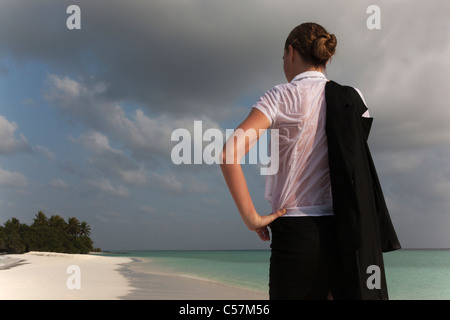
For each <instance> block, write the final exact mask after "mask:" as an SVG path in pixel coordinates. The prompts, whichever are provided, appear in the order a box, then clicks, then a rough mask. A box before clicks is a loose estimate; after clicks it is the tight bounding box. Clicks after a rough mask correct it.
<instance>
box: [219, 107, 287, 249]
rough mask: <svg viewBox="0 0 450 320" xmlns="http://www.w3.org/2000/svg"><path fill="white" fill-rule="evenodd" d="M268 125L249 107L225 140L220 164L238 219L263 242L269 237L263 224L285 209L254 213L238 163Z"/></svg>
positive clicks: (272, 219)
mask: <svg viewBox="0 0 450 320" xmlns="http://www.w3.org/2000/svg"><path fill="white" fill-rule="evenodd" d="M269 126H270V123H269V120H268V119H267V118H266V116H265V115H264V114H263V113H262V112H261V111H259V110H258V109H252V111H251V112H250V114H249V115H248V117H247V118H246V119H245V120H244V122H242V123H241V124H240V125H239V127H238V128H237V129H236V130H235V132H234V133H233V135H231V136H230V137H229V139H228V140H227V142H226V143H225V145H224V147H223V150H222V164H221V165H220V168H221V170H222V173H223V176H224V178H225V181H226V183H227V185H228V189H229V190H230V193H231V196H232V197H233V200H234V202H235V203H236V206H237V208H238V210H239V213H240V215H241V217H242V220H243V221H244V222H245V224H246V225H247V227H248V228H249V229H250V230H253V231H256V232H257V233H258V235H259V237H260V238H261V239H262V240H264V241H267V240H270V237H269V232H268V229H267V226H268V225H269V224H270V223H271V222H272V221H274V220H275V219H277V218H278V217H280V216H282V215H283V214H284V213H285V212H286V210H284V209H283V210H279V211H277V212H274V213H272V214H269V215H265V216H260V215H259V214H258V212H256V210H255V207H254V206H253V202H252V199H251V197H250V193H249V191H248V187H247V182H246V181H245V177H244V173H243V172H242V168H241V164H240V163H241V159H242V157H243V156H245V155H246V154H247V153H248V151H249V150H250V149H251V147H252V146H253V145H254V144H255V143H256V142H257V140H258V139H259V137H260V135H261V134H262V133H264V131H265V130H267V129H268V128H269ZM261 129H262V130H261ZM260 130H261V132H260Z"/></svg>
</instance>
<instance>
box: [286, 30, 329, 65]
mask: <svg viewBox="0 0 450 320" xmlns="http://www.w3.org/2000/svg"><path fill="white" fill-rule="evenodd" d="M290 45H292V47H293V48H294V49H295V50H297V52H298V53H299V54H300V56H301V57H302V58H303V59H304V60H305V61H306V62H307V63H311V64H313V65H314V66H317V67H322V68H325V66H326V64H327V62H328V61H329V60H330V59H331V57H332V56H333V55H334V53H335V52H336V45H337V39H336V36H335V35H334V34H330V33H328V31H327V30H325V28H324V27H322V26H321V25H319V24H317V23H312V22H308V23H303V24H301V25H299V26H297V27H295V28H294V29H293V30H292V31H291V33H290V34H289V36H288V37H287V39H286V43H285V47H284V48H285V50H287V49H288V47H289V46H290Z"/></svg>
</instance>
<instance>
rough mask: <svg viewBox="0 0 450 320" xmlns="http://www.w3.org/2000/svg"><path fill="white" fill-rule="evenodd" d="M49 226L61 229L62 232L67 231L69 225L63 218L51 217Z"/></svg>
mask: <svg viewBox="0 0 450 320" xmlns="http://www.w3.org/2000/svg"><path fill="white" fill-rule="evenodd" d="M48 222H49V224H50V226H51V227H54V228H57V229H60V230H66V229H67V223H66V221H64V219H63V218H61V216H59V215H56V216H51V217H50V219H49V221H48Z"/></svg>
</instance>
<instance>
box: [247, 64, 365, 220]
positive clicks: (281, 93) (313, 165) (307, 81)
mask: <svg viewBox="0 0 450 320" xmlns="http://www.w3.org/2000/svg"><path fill="white" fill-rule="evenodd" d="M327 81H328V80H327V79H326V77H325V76H324V75H323V73H321V72H318V71H307V72H303V73H301V74H299V75H297V76H296V77H295V78H294V79H293V80H292V81H291V82H290V83H286V84H281V85H278V86H276V87H274V88H273V89H271V90H269V91H267V92H266V93H265V94H264V95H263V96H262V97H261V98H260V99H259V100H258V101H257V102H256V104H255V105H253V108H257V109H258V110H260V111H261V112H262V113H264V115H265V116H266V117H267V119H268V120H269V121H270V124H271V129H278V134H279V167H278V172H277V173H276V174H274V175H268V176H266V189H265V198H266V199H267V200H268V201H269V202H270V203H271V204H272V211H273V212H276V211H278V210H280V209H283V208H285V209H286V214H285V215H283V217H289V216H321V215H332V214H333V205H332V198H331V184H330V175H329V168H328V144H327V137H326V133H325V120H326V103H325V84H326V83H327ZM358 92H359V91H358ZM360 94H361V93H360ZM361 96H362V95H361ZM363 100H364V99H363ZM364 116H367V115H366V114H365V115H364Z"/></svg>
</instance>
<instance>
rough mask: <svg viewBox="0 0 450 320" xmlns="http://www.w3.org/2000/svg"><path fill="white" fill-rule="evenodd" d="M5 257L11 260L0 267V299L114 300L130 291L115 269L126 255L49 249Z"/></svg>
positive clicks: (126, 259) (125, 259)
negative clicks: (121, 256) (10, 262)
mask: <svg viewBox="0 0 450 320" xmlns="http://www.w3.org/2000/svg"><path fill="white" fill-rule="evenodd" d="M7 258H8V259H11V260H15V263H14V264H13V266H11V267H10V268H7V269H3V270H0V299H12V300H24V299H33V300H49V299H50V300H72V299H82V300H88V299H117V298H118V297H119V296H123V295H126V294H127V293H129V292H130V291H131V288H130V287H129V286H128V281H127V279H126V278H125V277H124V276H122V275H121V274H120V273H119V271H118V269H119V268H120V265H121V264H124V263H127V262H130V261H131V260H130V259H129V258H116V257H102V256H97V255H81V254H61V253H52V252H29V253H26V254H21V255H8V256H7ZM78 276H79V278H78V279H79V281H78V280H77V278H76V277H78ZM77 281H78V282H77ZM77 284H79V288H78V287H77Z"/></svg>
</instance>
